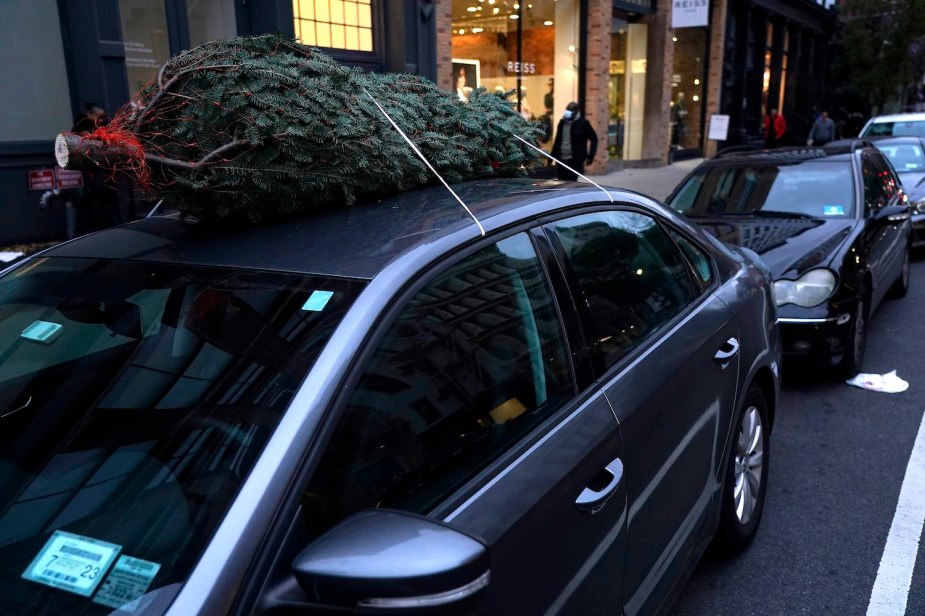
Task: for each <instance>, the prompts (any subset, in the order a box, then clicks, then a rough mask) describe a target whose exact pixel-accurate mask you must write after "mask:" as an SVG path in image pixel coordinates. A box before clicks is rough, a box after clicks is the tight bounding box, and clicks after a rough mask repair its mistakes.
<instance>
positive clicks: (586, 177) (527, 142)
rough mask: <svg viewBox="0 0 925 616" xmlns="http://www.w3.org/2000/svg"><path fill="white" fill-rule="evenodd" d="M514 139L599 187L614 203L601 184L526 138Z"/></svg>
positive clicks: (516, 137) (517, 137)
mask: <svg viewBox="0 0 925 616" xmlns="http://www.w3.org/2000/svg"><path fill="white" fill-rule="evenodd" d="M512 134H513V133H512ZM514 138H515V139H519V140H520V141H522V142H523V143H526V144H527V145H528V146H530V147H531V148H533V149H534V150H536V151H537V152H539V153H540V154H542V155H543V156H545V157H546V158H548V159H549V160H551V161H553V162H555V163H556V164H557V165H560V166H562V167H565V168H566V169H568V170H569V171H571V172H572V173H574V174H575V175H577V176H578V177H580V178H582V179H584V180H587V181H589V182H591V183H592V184H594V185H595V186H597V187H598V188H599V189H600V190H601V192H603V193H604V194H605V195H607V198H608V199H610V202H611V203H613V195H611V194H610V191H609V190H606V189H605V188H604V187H603V186H601V185H600V184H598V183H597V182H595V181H594V180H592V179H591V178H589V177H588V176H586V175H584V174H581V173H578V172H577V171H575V170H574V169H572V168H571V167H569V166H568V165H566V164H565V163H564V162H562V161H561V160H559V159H558V158H556V157H555V156H553V155H552V154H550V153H549V152H547V151H545V150H543V149H541V148H538V147H536V146H535V145H533V144H532V143H530V142H529V141H527V140H526V139H524V138H523V137H521V136H520V135H514Z"/></svg>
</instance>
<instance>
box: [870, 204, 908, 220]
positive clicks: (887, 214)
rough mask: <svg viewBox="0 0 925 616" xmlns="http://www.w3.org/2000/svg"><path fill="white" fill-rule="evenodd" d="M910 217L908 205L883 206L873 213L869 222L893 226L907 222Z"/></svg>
mask: <svg viewBox="0 0 925 616" xmlns="http://www.w3.org/2000/svg"><path fill="white" fill-rule="evenodd" d="M910 216H911V214H910V212H909V206H908V205H885V206H883V207H882V208H880V209H879V210H875V211H874V212H873V214H872V215H871V220H873V221H875V222H877V223H882V224H894V223H900V222H902V221H904V220H907V219H908V218H909V217H910Z"/></svg>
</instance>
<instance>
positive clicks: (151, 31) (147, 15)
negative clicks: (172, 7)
mask: <svg viewBox="0 0 925 616" xmlns="http://www.w3.org/2000/svg"><path fill="white" fill-rule="evenodd" d="M119 19H120V21H121V23H122V41H123V45H125V69H126V72H127V73H128V89H129V91H130V92H132V93H134V92H137V91H138V90H140V89H141V88H142V87H144V86H145V85H146V84H147V83H148V82H150V81H152V80H153V79H154V77H155V75H156V73H157V69H158V68H160V66H161V65H162V64H164V63H165V62H167V60H169V59H170V41H169V39H168V37H167V15H166V11H165V9H164V0H119Z"/></svg>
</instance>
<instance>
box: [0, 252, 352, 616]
mask: <svg viewBox="0 0 925 616" xmlns="http://www.w3.org/2000/svg"><path fill="white" fill-rule="evenodd" d="M363 284H364V283H362V282H358V281H352V280H344V279H338V278H328V277H320V276H303V275H295V274H288V273H271V272H260V271H245V270H235V269H224V268H206V267H189V266H182V267H181V266H174V265H160V264H145V263H136V262H120V261H104V260H95V259H70V258H68V259H65V258H50V259H40V260H37V261H34V262H31V263H26V264H24V265H23V266H21V267H19V268H18V269H16V270H14V271H12V272H10V273H8V274H7V275H6V276H4V277H3V278H0V576H2V581H0V584H2V587H3V592H0V613H2V614H14V613H15V614H21V613H29V614H59V615H60V614H69V615H72V614H108V613H110V612H112V611H113V610H114V609H117V608H121V609H122V610H124V611H128V612H142V611H145V610H146V609H147V607H146V606H149V605H150V604H151V602H152V601H156V602H157V603H158V604H162V603H163V602H164V599H165V598H167V599H169V595H170V593H172V592H175V591H176V590H177V589H178V588H179V586H180V585H181V583H182V582H183V581H184V579H185V578H186V577H187V576H188V575H189V573H190V571H191V569H192V567H193V565H194V564H195V563H196V561H197V559H198V558H199V556H200V554H201V552H202V551H203V549H204V547H205V545H206V544H207V543H208V541H209V539H210V538H211V537H212V535H213V533H214V531H215V529H216V527H217V526H218V523H219V522H220V521H221V519H222V518H223V516H224V515H225V512H226V511H227V509H228V507H229V506H230V504H231V502H232V500H233V499H234V497H235V495H236V494H237V491H238V489H239V488H240V486H241V484H242V482H243V481H244V480H245V478H246V477H247V475H248V473H249V472H250V470H251V468H252V467H253V465H254V463H255V461H256V459H257V458H258V456H259V455H260V453H261V451H262V450H263V448H264V445H265V444H266V442H267V439H268V438H269V436H270V434H271V432H272V431H273V430H274V428H275V427H276V425H277V423H278V422H279V419H280V417H281V415H282V414H283V412H284V411H285V409H286V408H287V406H288V404H289V402H290V400H291V399H292V397H293V395H294V393H295V391H296V390H297V389H298V387H299V384H300V383H301V381H302V380H303V378H304V376H305V374H306V373H307V372H308V370H309V369H310V368H311V366H312V364H313V363H314V361H315V359H316V357H317V355H318V353H319V352H320V351H321V349H322V347H323V346H324V345H325V343H326V342H327V340H328V339H329V337H330V335H331V333H332V331H333V329H334V328H335V327H336V325H337V324H338V323H339V322H340V320H341V318H342V317H343V315H344V313H345V311H346V310H347V309H348V307H349V306H350V305H351V303H352V302H353V300H354V299H355V297H356V296H357V294H358V293H359V292H360V290H361V289H362V287H363ZM159 594H160V595H161V596H160V597H158V595H159ZM168 602H169V601H168Z"/></svg>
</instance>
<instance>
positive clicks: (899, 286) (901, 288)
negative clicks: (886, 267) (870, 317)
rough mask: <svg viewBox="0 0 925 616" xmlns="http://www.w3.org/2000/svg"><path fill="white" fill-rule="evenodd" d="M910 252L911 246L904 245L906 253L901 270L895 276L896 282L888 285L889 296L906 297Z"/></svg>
mask: <svg viewBox="0 0 925 616" xmlns="http://www.w3.org/2000/svg"><path fill="white" fill-rule="evenodd" d="M911 253H912V248H911V247H909V246H906V254H905V255H904V256H903V267H902V271H901V273H900V274H899V278H897V279H896V282H894V283H893V286H892V287H890V297H892V298H894V299H902V298H903V297H906V294H907V293H908V292H909V269H910V261H911Z"/></svg>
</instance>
